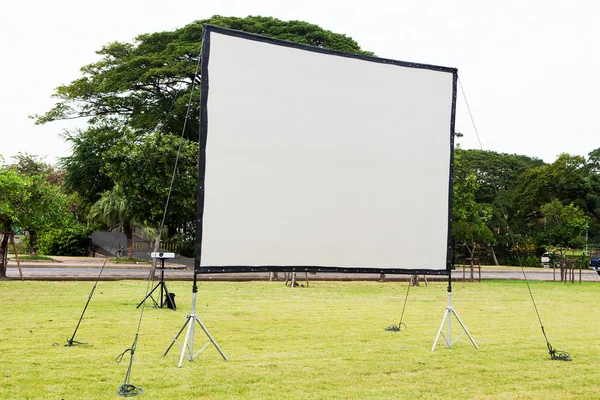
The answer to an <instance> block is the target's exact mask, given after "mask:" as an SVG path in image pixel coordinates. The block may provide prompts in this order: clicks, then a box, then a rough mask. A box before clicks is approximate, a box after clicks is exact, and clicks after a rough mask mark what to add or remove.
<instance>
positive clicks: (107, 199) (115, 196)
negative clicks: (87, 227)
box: [89, 185, 133, 258]
mask: <svg viewBox="0 0 600 400" xmlns="http://www.w3.org/2000/svg"><path fill="white" fill-rule="evenodd" d="M130 208H131V206H130V204H129V203H128V202H127V199H126V198H125V195H124V194H123V190H122V189H121V187H120V186H119V185H115V186H114V187H113V188H112V189H111V190H109V191H106V192H104V193H102V195H101V196H100V199H99V200H98V201H97V202H96V203H95V204H94V205H93V206H92V208H91V209H90V214H89V217H90V218H91V219H92V220H94V219H99V220H101V221H102V222H103V223H104V224H106V225H107V226H108V227H109V229H113V228H114V227H116V226H120V227H121V228H122V229H123V233H124V234H125V240H126V243H127V258H133V221H132V220H131V210H130Z"/></svg>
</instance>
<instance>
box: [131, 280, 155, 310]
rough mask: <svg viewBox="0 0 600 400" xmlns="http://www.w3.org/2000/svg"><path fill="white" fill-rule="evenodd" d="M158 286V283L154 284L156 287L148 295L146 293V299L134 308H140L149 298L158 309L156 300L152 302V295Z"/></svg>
mask: <svg viewBox="0 0 600 400" xmlns="http://www.w3.org/2000/svg"><path fill="white" fill-rule="evenodd" d="M159 286H160V283H157V284H156V286H154V288H153V289H152V290H151V291H150V293H148V294H147V295H146V297H144V300H142V301H140V304H138V305H137V307H136V308H140V306H141V305H142V304H144V302H145V301H146V300H148V297H150V298H151V299H152V301H153V302H154V304H155V305H156V306H157V307H159V305H158V304H157V303H156V300H154V297H152V293H154V291H155V290H156V288H158V287H159Z"/></svg>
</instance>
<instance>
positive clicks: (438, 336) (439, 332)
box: [431, 308, 450, 351]
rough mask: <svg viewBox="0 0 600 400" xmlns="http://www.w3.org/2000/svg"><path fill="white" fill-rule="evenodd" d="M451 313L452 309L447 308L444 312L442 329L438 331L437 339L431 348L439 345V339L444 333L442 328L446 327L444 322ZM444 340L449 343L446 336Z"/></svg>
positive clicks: (432, 349)
mask: <svg viewBox="0 0 600 400" xmlns="http://www.w3.org/2000/svg"><path fill="white" fill-rule="evenodd" d="M449 313H450V310H449V309H447V308H446V312H445V313H444V318H442V324H441V325H440V329H439V330H438V333H437V335H436V337H435V341H434V342H433V347H432V348H431V351H434V350H435V347H436V346H437V344H438V341H439V340H440V335H442V329H444V324H445V323H446V319H447V318H448V314H449ZM442 336H443V335H442ZM444 340H445V341H446V344H448V341H447V340H446V338H444Z"/></svg>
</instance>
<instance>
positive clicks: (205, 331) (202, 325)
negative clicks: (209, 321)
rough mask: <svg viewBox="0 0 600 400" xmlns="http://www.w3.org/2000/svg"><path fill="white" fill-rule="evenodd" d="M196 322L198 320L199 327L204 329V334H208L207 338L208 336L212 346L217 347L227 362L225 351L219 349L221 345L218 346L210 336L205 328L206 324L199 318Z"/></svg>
mask: <svg viewBox="0 0 600 400" xmlns="http://www.w3.org/2000/svg"><path fill="white" fill-rule="evenodd" d="M195 320H196V322H198V325H200V327H201V328H202V330H203V331H204V333H206V336H208V338H209V339H210V341H211V342H212V344H214V345H215V347H216V348H217V350H218V351H219V353H220V354H221V357H223V359H224V360H225V361H227V356H226V355H225V353H223V351H222V350H221V348H220V347H219V345H218V344H217V342H215V339H213V337H212V335H211V334H210V332H209V331H208V329H206V327H205V326H204V324H203V323H202V322H201V321H200V320H199V319H198V318H195Z"/></svg>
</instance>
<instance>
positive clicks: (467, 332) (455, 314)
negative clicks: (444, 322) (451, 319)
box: [452, 309, 479, 350]
mask: <svg viewBox="0 0 600 400" xmlns="http://www.w3.org/2000/svg"><path fill="white" fill-rule="evenodd" d="M452 314H454V316H455V317H456V319H457V320H458V323H459V324H460V326H462V328H463V330H464V331H465V333H466V334H467V336H468V337H469V339H471V343H473V346H475V348H476V349H477V350H479V347H478V346H477V343H475V340H474V339H473V337H472V336H471V334H470V333H469V330H468V329H467V327H466V326H465V324H463V322H462V321H461V320H460V317H459V316H458V314H457V313H456V311H455V310H454V309H452Z"/></svg>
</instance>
